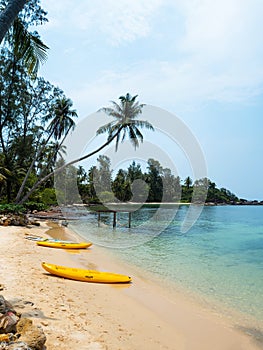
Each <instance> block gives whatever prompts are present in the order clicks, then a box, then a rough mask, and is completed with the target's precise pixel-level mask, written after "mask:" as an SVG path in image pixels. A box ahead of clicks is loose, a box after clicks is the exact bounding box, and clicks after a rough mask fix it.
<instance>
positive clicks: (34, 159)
mask: <svg viewBox="0 0 263 350" xmlns="http://www.w3.org/2000/svg"><path fill="white" fill-rule="evenodd" d="M53 133H54V130H53V131H52V132H51V133H50V134H49V136H48V138H47V140H46V142H45V143H44V145H42V147H41V148H40V150H38V151H37V152H36V153H35V156H34V157H33V159H32V162H31V164H30V166H29V168H28V170H27V173H26V175H25V177H24V180H23V182H22V184H21V186H20V188H19V191H18V193H17V195H16V199H15V203H16V204H17V203H20V198H21V195H22V193H23V191H24V188H25V185H26V182H27V180H28V178H29V176H30V174H31V172H32V170H33V166H34V165H35V162H36V160H37V159H38V158H39V156H40V155H41V153H42V152H43V150H44V149H45V147H46V145H47V144H48V142H49V140H50V139H51V136H52V135H53Z"/></svg>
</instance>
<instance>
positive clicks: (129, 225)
mask: <svg viewBox="0 0 263 350" xmlns="http://www.w3.org/2000/svg"><path fill="white" fill-rule="evenodd" d="M128 227H129V228H131V211H129V223H128Z"/></svg>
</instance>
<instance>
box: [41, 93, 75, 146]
mask: <svg viewBox="0 0 263 350" xmlns="http://www.w3.org/2000/svg"><path fill="white" fill-rule="evenodd" d="M72 106H73V103H72V101H71V100H70V99H69V98H66V97H62V98H61V99H57V100H56V102H55V104H54V108H53V113H54V118H53V119H52V121H51V123H50V124H49V126H48V131H50V134H51V135H52V136H54V138H55V140H59V139H61V137H62V136H63V135H65V136H67V134H68V133H69V130H71V129H72V127H74V125H75V122H74V120H73V119H72V118H75V117H77V116H78V115H77V112H76V110H75V109H71V108H72Z"/></svg>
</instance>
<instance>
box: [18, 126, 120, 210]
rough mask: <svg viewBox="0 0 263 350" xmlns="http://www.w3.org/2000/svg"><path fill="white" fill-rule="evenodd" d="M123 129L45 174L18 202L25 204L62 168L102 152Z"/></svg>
mask: <svg viewBox="0 0 263 350" xmlns="http://www.w3.org/2000/svg"><path fill="white" fill-rule="evenodd" d="M122 129H123V127H120V129H119V130H118V132H117V133H116V134H115V135H114V136H112V137H111V138H110V139H109V140H108V141H107V142H105V143H104V144H103V145H102V146H100V147H99V148H97V149H96V150H95V151H93V152H91V153H89V154H86V155H85V156H83V157H80V158H77V159H75V160H72V161H71V162H69V163H67V164H64V165H62V166H61V167H59V168H57V169H56V170H54V171H52V172H51V173H49V174H48V175H46V176H44V177H43V178H42V179H40V180H39V181H37V182H36V183H35V184H34V186H33V187H32V188H31V189H30V190H29V191H28V192H27V194H26V195H25V196H24V197H23V198H22V199H21V200H20V201H19V202H18V204H23V203H24V202H25V201H26V200H27V199H28V198H29V197H30V196H31V194H32V193H33V192H34V191H35V190H36V189H37V188H38V187H39V186H40V185H41V184H42V183H43V182H45V181H47V180H48V179H49V178H50V177H51V176H53V175H55V174H57V173H59V172H61V171H62V170H64V169H65V168H66V167H67V166H69V165H72V164H75V163H78V162H81V161H82V160H84V159H87V158H89V157H91V156H93V155H94V154H96V153H98V152H100V151H101V150H102V149H103V148H104V147H107V146H108V145H109V144H110V143H111V142H112V141H113V140H114V139H115V137H117V135H118V134H119V133H120V132H121V130H122Z"/></svg>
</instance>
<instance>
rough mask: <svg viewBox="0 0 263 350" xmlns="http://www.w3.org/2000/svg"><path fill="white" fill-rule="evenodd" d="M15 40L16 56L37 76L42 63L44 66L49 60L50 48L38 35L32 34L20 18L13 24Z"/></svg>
mask: <svg viewBox="0 0 263 350" xmlns="http://www.w3.org/2000/svg"><path fill="white" fill-rule="evenodd" d="M13 38H14V39H13V41H14V54H15V56H16V57H17V58H18V59H22V60H23V61H24V63H25V65H26V67H27V70H28V73H29V74H30V75H32V76H35V75H36V73H37V71H38V69H39V65H40V63H42V64H43V63H44V62H45V61H46V60H47V50H48V49H49V48H48V46H46V45H45V44H44V43H43V42H42V41H41V39H40V38H39V36H38V35H37V34H36V33H30V32H29V31H28V30H27V29H26V27H25V26H24V25H23V22H22V21H21V20H20V19H19V18H17V19H16V20H15V22H14V24H13Z"/></svg>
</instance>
